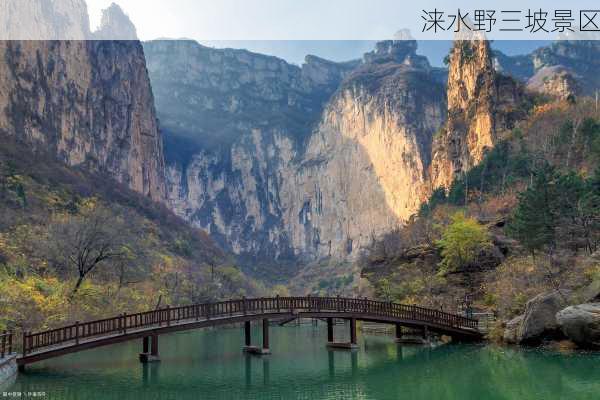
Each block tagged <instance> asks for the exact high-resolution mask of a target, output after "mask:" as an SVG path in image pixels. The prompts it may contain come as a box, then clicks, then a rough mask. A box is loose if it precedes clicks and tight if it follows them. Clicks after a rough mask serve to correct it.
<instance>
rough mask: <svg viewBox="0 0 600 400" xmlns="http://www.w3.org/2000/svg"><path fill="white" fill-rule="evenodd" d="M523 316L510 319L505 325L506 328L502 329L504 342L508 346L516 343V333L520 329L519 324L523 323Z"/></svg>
mask: <svg viewBox="0 0 600 400" xmlns="http://www.w3.org/2000/svg"><path fill="white" fill-rule="evenodd" d="M523 318H524V317H523V315H519V316H518V317H516V318H513V319H511V320H510V321H508V322H507V323H506V327H505V328H504V336H503V338H504V341H505V342H506V343H510V344H516V343H518V340H517V332H518V330H519V328H520V327H521V323H522V322H523Z"/></svg>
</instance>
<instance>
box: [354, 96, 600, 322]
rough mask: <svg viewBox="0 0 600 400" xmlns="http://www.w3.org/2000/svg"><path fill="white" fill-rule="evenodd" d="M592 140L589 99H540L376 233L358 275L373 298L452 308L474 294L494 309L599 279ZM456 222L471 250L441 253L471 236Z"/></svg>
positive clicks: (598, 124)
mask: <svg viewBox="0 0 600 400" xmlns="http://www.w3.org/2000/svg"><path fill="white" fill-rule="evenodd" d="M599 144H600V113H598V111H597V109H596V106H595V103H594V102H593V101H592V100H591V99H586V98H581V99H578V100H577V101H573V99H571V100H568V101H567V100H551V99H548V100H547V101H546V102H545V103H543V104H539V105H538V106H536V107H534V108H533V109H532V110H531V111H530V112H529V115H528V116H527V118H524V119H523V120H521V121H519V122H518V123H517V124H516V126H515V128H514V129H512V130H510V131H506V132H503V133H501V135H500V138H499V142H498V143H497V144H496V146H495V147H494V148H493V149H491V150H489V151H487V152H486V154H485V156H484V158H483V160H482V161H481V163H479V164H478V165H476V166H474V167H473V168H471V169H470V170H468V171H467V172H465V173H464V174H462V175H459V176H458V177H457V178H456V179H455V180H454V182H453V183H452V185H451V186H450V187H449V188H448V189H447V190H444V189H438V190H436V191H434V192H433V194H432V196H431V197H430V199H429V201H428V202H426V203H424V204H423V205H422V207H421V209H420V212H419V213H418V215H416V216H415V217H413V218H412V219H411V221H410V222H409V223H408V224H407V225H406V226H405V227H403V228H402V229H399V230H398V231H396V232H394V233H391V234H389V235H387V236H386V237H385V238H383V239H382V240H381V241H379V242H377V243H376V244H375V245H374V246H373V247H372V249H371V250H370V251H369V252H368V253H367V254H365V257H363V259H362V260H361V261H362V265H363V275H364V276H365V277H367V278H368V279H369V280H370V281H371V282H372V283H373V286H374V289H375V293H376V294H377V295H378V296H379V297H381V298H386V299H390V297H391V299H393V300H397V301H401V302H414V303H421V304H428V305H433V306H441V307H444V308H451V309H456V308H461V306H465V305H466V303H467V302H470V300H474V302H475V306H476V307H477V308H480V309H486V310H490V311H493V312H496V313H497V314H498V315H499V316H500V317H503V318H509V317H512V316H514V315H516V314H519V313H522V312H523V310H524V308H525V303H526V302H527V300H528V299H530V298H532V297H533V296H535V295H537V294H539V293H542V292H544V291H548V290H556V289H571V290H573V292H575V293H577V292H578V291H579V290H581V289H582V288H584V287H586V286H588V285H589V284H590V283H592V282H594V281H596V280H598V279H600V259H599V257H598V245H599V244H600V184H599V183H598V182H599V180H600V168H599V167H600V152H599V149H600V145H599ZM457 213H458V214H457ZM457 215H458V216H459V217H458V220H457ZM465 221H469V222H468V224H469V226H470V227H471V228H470V231H471V232H472V233H474V232H480V234H481V240H470V242H471V244H472V245H473V247H471V248H470V249H471V252H470V253H469V254H470V255H471V256H472V257H466V258H463V257H456V256H452V257H450V258H449V257H448V256H449V251H448V246H449V245H451V244H454V246H455V247H456V248H460V247H461V246H459V245H458V243H461V242H460V241H458V240H455V241H454V242H455V243H453V241H450V240H449V238H450V237H455V238H456V237H461V236H462V239H463V240H466V239H467V238H469V237H470V236H469V235H460V234H459V233H460V232H461V231H462V230H464V229H465V227H464V225H465V223H466V222H465ZM486 236H487V237H489V239H490V242H486V241H485V240H484V239H483V238H485V237H486ZM440 245H441V246H440ZM450 260H451V262H450V264H451V265H452V266H453V268H448V265H449V261H450ZM390 294H391V296H390ZM465 299H467V301H465Z"/></svg>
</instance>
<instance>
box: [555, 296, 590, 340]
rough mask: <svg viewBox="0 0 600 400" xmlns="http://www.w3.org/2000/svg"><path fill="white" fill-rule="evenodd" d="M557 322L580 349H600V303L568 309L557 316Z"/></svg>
mask: <svg viewBox="0 0 600 400" xmlns="http://www.w3.org/2000/svg"><path fill="white" fill-rule="evenodd" d="M556 321H557V323H558V325H559V326H560V328H561V330H562V332H563V333H564V334H565V335H566V336H567V337H568V338H569V339H571V340H572V341H573V342H575V343H576V344H577V345H578V346H579V347H584V348H600V303H588V304H580V305H577V306H571V307H567V308H565V309H564V310H562V311H560V312H558V313H557V314H556Z"/></svg>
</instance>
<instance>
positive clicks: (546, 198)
mask: <svg viewBox="0 0 600 400" xmlns="http://www.w3.org/2000/svg"><path fill="white" fill-rule="evenodd" d="M555 175H556V174H555V172H554V171H553V169H552V168H551V167H549V166H544V167H542V168H541V169H539V170H538V171H536V172H535V173H534V179H533V182H532V185H531V186H530V187H529V188H528V189H527V190H526V191H524V192H523V193H521V194H520V195H519V204H518V206H517V208H516V210H515V212H514V215H513V218H512V220H511V223H510V225H509V227H508V228H509V232H510V234H511V236H513V237H514V238H515V239H517V240H518V241H519V242H520V243H521V244H522V245H523V246H524V247H525V248H526V249H527V250H528V251H530V252H531V254H532V255H535V252H536V251H539V250H541V249H543V248H545V247H554V244H555V230H556V219H557V218H556V215H555V213H554V210H555V203H556V187H555V184H554V178H555Z"/></svg>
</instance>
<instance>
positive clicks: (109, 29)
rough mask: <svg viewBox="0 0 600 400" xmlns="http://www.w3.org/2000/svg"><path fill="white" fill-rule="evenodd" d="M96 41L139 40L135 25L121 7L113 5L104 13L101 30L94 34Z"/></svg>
mask: <svg viewBox="0 0 600 400" xmlns="http://www.w3.org/2000/svg"><path fill="white" fill-rule="evenodd" d="M93 35H94V36H93V37H94V39H98V40H137V39H138V37H137V31H136V29H135V25H133V23H132V22H131V20H130V19H129V17H128V16H127V15H126V14H125V13H124V12H123V10H122V9H121V7H119V6H118V5H117V4H115V3H112V4H111V5H110V7H108V8H107V9H106V10H103V11H102V21H101V22H100V28H99V29H98V30H97V31H96V32H94V34H93Z"/></svg>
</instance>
